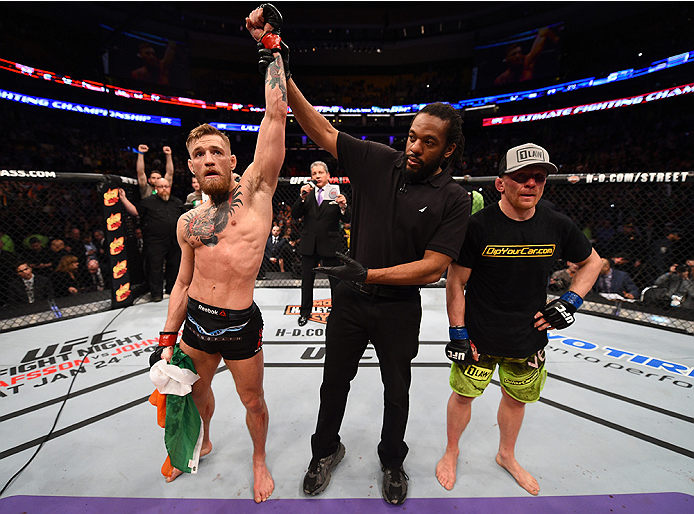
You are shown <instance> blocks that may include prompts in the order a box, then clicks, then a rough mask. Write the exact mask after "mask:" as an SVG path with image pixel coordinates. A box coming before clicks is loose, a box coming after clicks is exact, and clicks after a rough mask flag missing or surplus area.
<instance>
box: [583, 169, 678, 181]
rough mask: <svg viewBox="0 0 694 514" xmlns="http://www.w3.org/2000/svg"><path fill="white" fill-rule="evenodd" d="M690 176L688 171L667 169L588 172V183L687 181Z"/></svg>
mask: <svg viewBox="0 0 694 514" xmlns="http://www.w3.org/2000/svg"><path fill="white" fill-rule="evenodd" d="M688 178H689V172H687V171H667V172H656V173H645V172H639V173H588V174H586V184H592V183H593V182H596V183H598V184H602V183H604V182H626V183H635V182H656V183H657V182H666V183H672V182H685V181H686V180H687V179H688Z"/></svg>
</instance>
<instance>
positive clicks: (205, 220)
mask: <svg viewBox="0 0 694 514" xmlns="http://www.w3.org/2000/svg"><path fill="white" fill-rule="evenodd" d="M242 196H243V193H242V192H241V188H240V187H238V188H236V191H234V193H233V195H232V196H231V197H230V198H229V199H227V200H225V201H223V202H221V203H219V204H212V206H211V207H210V208H209V209H206V210H203V211H202V212H196V211H191V212H190V214H189V215H188V216H187V217H186V218H185V222H186V224H185V236H186V239H196V240H198V241H200V242H201V243H202V244H204V245H205V246H209V247H212V246H215V245H216V244H217V243H218V242H219V238H218V237H217V235H218V234H219V233H221V232H222V231H223V230H224V229H225V228H226V227H227V225H228V223H229V218H231V216H232V215H233V214H234V212H235V211H236V209H237V208H239V207H241V206H242V205H243V201H242V200H241V197H242Z"/></svg>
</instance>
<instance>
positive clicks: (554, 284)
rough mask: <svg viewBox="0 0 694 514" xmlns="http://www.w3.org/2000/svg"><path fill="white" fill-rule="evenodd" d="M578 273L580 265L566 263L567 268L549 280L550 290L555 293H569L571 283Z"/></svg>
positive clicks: (557, 272) (554, 274) (556, 272)
mask: <svg viewBox="0 0 694 514" xmlns="http://www.w3.org/2000/svg"><path fill="white" fill-rule="evenodd" d="M577 271H578V264H576V263H573V262H571V261H566V268H564V269H560V270H557V271H555V272H554V273H552V276H551V277H550V279H549V287H548V289H549V290H550V291H555V292H560V291H568V289H569V286H570V285H571V281H572V280H573V278H574V275H575V274H576V272H577Z"/></svg>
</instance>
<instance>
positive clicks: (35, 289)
mask: <svg viewBox="0 0 694 514" xmlns="http://www.w3.org/2000/svg"><path fill="white" fill-rule="evenodd" d="M16 271H17V275H18V277H17V278H15V279H14V280H13V281H12V283H11V284H10V285H9V287H8V291H7V300H8V304H9V305H14V304H27V303H34V302H39V301H41V300H49V299H51V298H53V297H54V294H53V286H52V285H51V281H50V279H48V278H46V277H43V276H41V275H35V274H34V271H33V270H32V268H31V266H29V264H27V262H26V261H20V262H19V263H18V264H17V267H16Z"/></svg>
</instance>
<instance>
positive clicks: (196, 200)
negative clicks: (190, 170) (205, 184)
mask: <svg viewBox="0 0 694 514" xmlns="http://www.w3.org/2000/svg"><path fill="white" fill-rule="evenodd" d="M190 183H191V185H192V186H193V192H192V193H190V194H189V195H188V196H187V197H186V203H185V206H186V209H193V208H194V207H197V206H198V205H200V204H202V191H200V184H199V183H198V179H197V177H196V176H195V175H193V179H192V180H191V182H190Z"/></svg>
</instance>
